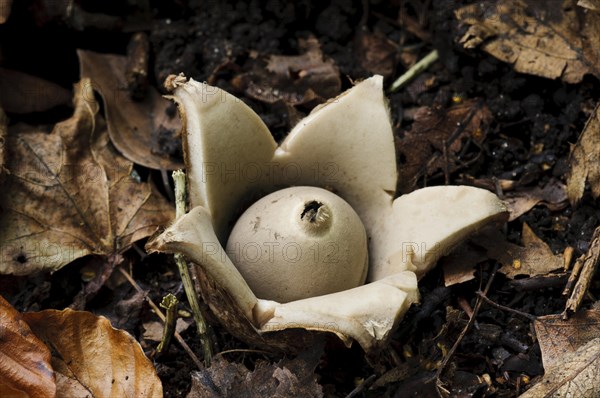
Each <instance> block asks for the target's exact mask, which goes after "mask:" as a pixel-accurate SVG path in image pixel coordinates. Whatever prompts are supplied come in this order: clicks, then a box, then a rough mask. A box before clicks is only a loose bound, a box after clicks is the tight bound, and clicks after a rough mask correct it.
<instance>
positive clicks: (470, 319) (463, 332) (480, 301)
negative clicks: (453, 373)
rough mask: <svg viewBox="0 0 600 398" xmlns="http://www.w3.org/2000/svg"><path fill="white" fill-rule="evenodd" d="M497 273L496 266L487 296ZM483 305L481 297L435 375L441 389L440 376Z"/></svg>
mask: <svg viewBox="0 0 600 398" xmlns="http://www.w3.org/2000/svg"><path fill="white" fill-rule="evenodd" d="M497 271H498V265H496V266H494V270H493V271H492V274H491V275H490V278H489V279H488V281H487V284H486V285H485V289H483V292H484V294H487V292H488V290H490V286H492V282H493V281H494V278H495V277H496V272H497ZM481 303H483V300H482V299H481V297H478V298H477V302H476V303H475V308H473V315H471V316H470V317H469V322H467V325H466V326H465V328H464V329H463V330H462V331H461V332H460V335H459V336H458V339H456V341H455V342H454V345H453V346H452V348H450V351H448V354H446V356H445V357H444V359H443V360H442V363H441V365H440V367H439V368H438V370H437V372H436V373H435V380H436V386H438V387H439V383H438V382H439V380H440V376H441V375H442V373H443V372H444V369H445V368H446V366H447V365H448V362H450V359H451V358H452V356H454V353H455V352H456V349H457V348H458V346H459V345H460V343H461V341H462V340H463V338H464V337H465V335H466V334H467V332H468V331H469V330H470V329H471V326H473V323H474V322H475V317H476V316H477V313H478V312H479V308H481ZM438 393H439V390H438Z"/></svg>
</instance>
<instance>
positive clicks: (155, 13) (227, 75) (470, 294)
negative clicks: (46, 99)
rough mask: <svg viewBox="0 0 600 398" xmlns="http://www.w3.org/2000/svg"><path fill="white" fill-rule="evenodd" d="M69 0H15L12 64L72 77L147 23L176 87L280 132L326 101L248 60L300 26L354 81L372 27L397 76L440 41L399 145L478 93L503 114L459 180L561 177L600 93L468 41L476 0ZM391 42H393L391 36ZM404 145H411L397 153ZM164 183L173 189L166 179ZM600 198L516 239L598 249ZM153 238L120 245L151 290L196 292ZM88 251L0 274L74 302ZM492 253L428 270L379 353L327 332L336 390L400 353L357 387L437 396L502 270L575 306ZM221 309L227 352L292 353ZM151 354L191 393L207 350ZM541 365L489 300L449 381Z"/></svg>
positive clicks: (51, 300)
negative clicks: (453, 272)
mask: <svg viewBox="0 0 600 398" xmlns="http://www.w3.org/2000/svg"><path fill="white" fill-rule="evenodd" d="M59 3H60V2H52V1H43V0H40V1H19V2H15V4H14V5H13V11H12V15H11V18H10V20H9V21H8V22H7V23H6V24H5V25H3V26H0V31H1V33H0V50H1V53H0V63H1V66H3V67H5V68H10V69H15V70H19V71H22V72H26V73H30V74H32V75H36V76H40V77H43V78H45V79H47V80H50V81H52V82H55V83H58V84H60V85H61V86H63V87H65V88H67V89H71V87H72V84H74V83H75V82H76V81H77V80H78V79H79V70H78V63H77V57H76V53H75V50H76V49H88V50H92V51H97V52H106V53H116V54H125V53H126V50H127V45H128V42H129V40H130V38H131V36H132V34H133V33H135V32H140V31H142V32H145V33H146V34H147V36H148V39H149V43H150V63H149V84H151V85H153V86H155V87H157V88H159V90H162V91H163V92H164V89H163V88H162V82H163V80H164V78H166V77H167V76H168V75H169V74H173V73H175V74H178V73H180V72H183V73H184V74H185V76H187V77H192V78H194V79H196V80H198V81H208V82H210V83H211V84H213V85H217V86H219V87H221V88H223V89H226V90H228V91H230V92H232V93H233V94H235V95H236V96H238V97H240V98H242V100H243V101H245V102H246V103H247V104H248V105H250V106H251V107H252V108H253V109H254V110H255V111H256V112H258V114H259V115H260V116H261V117H262V119H263V120H264V121H265V123H266V124H267V125H268V127H269V128H270V129H271V131H272V133H273V135H274V137H275V139H276V140H281V139H282V137H284V136H285V134H286V132H287V131H289V130H290V128H291V127H293V124H294V123H295V121H297V120H298V119H299V118H300V117H302V116H303V115H305V114H307V113H308V112H309V111H310V110H311V109H312V108H313V107H314V106H315V105H316V104H315V103H311V102H308V103H302V104H299V105H297V106H289V105H287V104H285V103H282V102H281V101H279V102H275V103H265V102H261V101H259V100H257V99H255V98H252V97H250V96H248V95H246V91H245V90H244V87H243V85H240V83H239V76H243V75H244V74H245V73H250V72H252V71H255V70H256V68H260V67H264V65H263V66H261V59H260V56H259V57H257V56H256V54H260V55H262V56H263V57H264V56H269V55H299V54H302V53H303V52H304V51H305V50H304V49H303V48H302V47H301V45H300V43H301V41H303V40H306V39H308V38H310V37H314V38H316V40H317V41H318V43H319V44H320V48H321V51H322V53H323V55H324V56H325V57H326V58H327V59H331V60H333V62H334V63H335V65H336V66H337V67H338V68H339V78H340V79H341V89H342V91H343V90H345V89H347V88H350V87H351V86H352V82H353V81H356V80H360V79H363V78H366V77H369V76H371V75H372V70H373V66H372V65H369V64H368V63H365V62H364V57H365V49H364V46H363V45H361V44H360V43H361V41H362V40H364V37H365V35H369V36H370V35H374V34H376V35H377V37H378V38H380V39H381V38H383V39H382V40H383V41H384V42H385V43H388V44H387V45H385V46H384V45H382V48H384V49H385V51H387V53H386V54H388V55H389V57H388V59H387V60H386V61H385V62H386V63H385V66H386V68H385V71H386V73H387V74H386V76H385V77H386V80H385V86H386V87H387V86H389V85H390V84H391V83H392V82H393V80H394V79H395V78H397V77H398V76H400V75H401V74H402V73H404V72H405V71H406V69H407V68H408V67H409V66H410V65H407V64H406V59H407V58H403V57H401V56H400V55H401V54H406V53H407V52H408V53H409V54H412V56H413V58H412V59H415V60H417V59H420V58H422V57H424V56H425V55H427V54H428V53H429V52H430V51H432V50H433V49H437V50H438V52H439V54H440V59H439V61H438V62H436V63H434V64H433V65H432V66H431V67H430V68H429V69H428V70H427V71H425V72H424V73H423V74H422V75H421V76H419V77H418V78H417V79H416V80H414V81H413V82H412V83H410V84H409V86H408V87H407V88H405V89H402V90H400V91H399V92H396V93H394V94H391V95H389V96H388V98H389V101H390V108H391V113H392V120H393V124H394V131H395V134H396V137H395V138H396V140H397V143H398V145H402V140H403V138H404V137H405V134H406V132H407V131H409V130H410V127H411V124H412V123H413V121H414V118H413V117H411V116H410V115H412V114H414V113H412V112H411V110H414V109H417V108H418V107H424V106H427V107H429V108H430V109H431V110H432V111H433V112H439V113H440V114H443V113H444V112H445V111H446V110H447V109H449V108H450V107H451V106H453V105H456V104H457V103H460V102H462V101H467V100H476V101H479V102H480V103H481V104H483V105H485V106H486V107H487V108H488V109H489V111H490V113H491V121H490V123H489V124H488V125H486V126H485V128H486V137H485V139H484V140H483V142H481V143H480V144H477V145H475V144H473V143H465V145H464V146H463V148H462V152H461V153H460V157H461V158H462V159H468V161H465V162H464V163H463V164H461V165H460V166H459V167H457V168H454V169H452V171H451V172H450V173H449V176H448V177H449V180H448V181H447V182H448V183H450V184H460V183H462V184H464V183H466V181H468V180H469V178H470V179H471V180H473V179H478V180H486V181H495V180H501V179H506V180H513V181H515V182H516V184H517V185H518V186H519V187H521V188H529V187H536V186H538V187H543V186H545V185H546V184H547V183H548V182H549V181H550V180H551V179H558V180H559V181H562V182H564V181H565V180H566V173H567V172H568V169H569V165H568V155H569V150H570V146H571V145H572V144H574V143H575V142H576V141H577V137H578V135H579V133H580V132H581V130H582V128H583V126H584V124H585V122H586V120H587V117H588V116H589V114H590V112H591V110H592V109H593V108H594V101H595V100H596V98H595V97H594V95H593V93H594V92H596V93H597V92H599V91H598V90H599V88H600V85H599V84H598V81H597V80H596V79H594V78H592V77H586V78H585V79H584V81H583V82H582V83H580V84H577V85H568V84H565V83H562V82H560V81H552V80H547V79H543V78H539V77H535V76H530V75H523V74H519V73H516V72H514V71H513V69H512V67H511V66H510V65H507V64H504V63H502V62H500V61H498V60H496V59H494V58H492V57H490V56H488V55H486V54H485V53H483V52H482V51H479V50H475V51H466V50H464V49H462V48H461V46H460V45H458V44H457V43H456V40H457V37H460V35H461V33H462V31H461V29H464V28H461V27H460V26H458V23H457V22H456V20H455V19H454V13H453V11H454V10H455V9H457V8H459V7H460V6H462V5H464V4H467V3H468V2H464V1H449V0H441V1H423V2H421V1H401V0H396V1H362V2H359V1H344V0H339V1H331V2H308V1H298V2H293V3H292V2H286V1H277V0H269V1H265V2H259V1H250V2H245V3H236V2H216V1H209V2H204V1H193V0H190V1H185V0H180V1H170V2H164V1H150V0H148V1H141V0H140V1H134V0H131V1H127V2H122V1H116V0H112V1H103V2H93V1H84V0H82V1H79V2H75V5H76V8H77V10H79V12H80V13H79V14H77V15H79V17H78V18H75V19H68V18H65V17H64V15H63V14H62V13H61V12H60V10H59V9H60V4H59ZM57 10H58V11H57ZM81 15H84V16H81ZM407 21H408V22H407ZM407 26H413V28H411V29H408V28H407ZM415 26H416V27H417V28H414V27H415ZM381 42H382V41H381V40H379V41H378V43H381ZM389 43H394V46H395V47H394V46H392V50H390V49H389V48H390V47H389ZM380 51H384V50H380ZM409 58H410V57H409ZM69 113H70V109H69V108H68V107H66V106H65V107H59V108H56V109H53V110H51V111H48V112H42V113H36V114H24V115H19V114H15V115H9V116H10V117H11V123H17V122H28V123H56V122H57V121H60V120H61V119H64V118H65V117H68V116H69ZM162 145H163V146H165V148H164V150H165V151H166V152H170V153H173V154H174V155H175V156H180V154H179V152H178V151H179V143H178V141H174V142H173V141H172V140H170V139H169V137H167V138H166V139H165V140H164V142H162ZM403 160H404V159H402V158H400V159H399V167H400V168H402V165H403ZM136 170H137V171H138V173H139V174H140V176H141V177H142V178H144V179H155V180H156V181H157V182H158V184H157V185H159V186H162V182H160V181H161V176H160V172H157V171H151V170H148V169H144V168H143V167H141V166H136ZM445 182H446V181H445V177H444V174H443V173H439V172H438V173H437V174H436V173H434V174H433V175H430V176H428V177H427V178H426V179H425V178H420V179H419V180H418V181H417V187H423V186H425V185H440V184H444V183H445ZM163 194H165V195H166V189H165V190H163ZM595 206H596V203H594V200H593V199H592V198H591V196H589V195H588V194H586V196H584V198H583V200H582V202H581V204H580V205H579V206H578V207H576V208H572V207H570V206H568V205H567V206H565V207H564V208H563V209H561V210H554V211H551V210H549V209H548V207H544V206H536V207H535V208H533V209H532V210H530V211H529V212H527V213H526V214H524V215H522V216H521V217H519V218H518V219H516V220H515V221H512V222H510V223H508V225H507V226H506V228H505V232H506V234H507V237H508V239H509V240H510V241H511V242H513V243H520V233H521V229H522V225H523V223H527V224H528V225H529V226H531V227H532V229H533V230H534V232H535V233H536V234H537V235H538V236H539V237H540V238H541V239H542V240H544V241H545V242H546V243H548V244H549V245H550V247H551V248H552V250H553V251H554V252H555V253H561V252H562V251H563V250H564V249H565V248H566V247H567V246H571V247H573V248H574V249H575V253H574V255H575V256H578V255H580V254H581V253H583V252H585V251H586V250H587V248H588V244H589V241H590V238H591V234H592V232H593V231H594V228H595V227H596V226H597V225H598V223H599V219H598V218H599V215H598V212H597V210H596V209H595ZM143 243H144V242H140V243H138V244H137V245H136V247H134V248H133V249H131V250H129V251H127V252H126V253H125V254H124V255H125V258H126V263H127V264H128V266H129V267H130V269H131V270H132V271H133V276H134V278H135V280H136V281H137V282H138V283H139V284H140V285H141V286H142V288H143V289H145V290H146V291H147V292H148V295H149V296H150V297H151V298H152V299H153V300H154V301H155V302H160V301H161V298H162V297H163V296H164V295H165V294H166V293H169V292H170V293H174V294H176V295H177V296H178V298H179V299H180V300H182V301H183V302H184V307H185V306H187V302H186V301H185V294H184V293H183V290H182V287H181V282H180V280H179V278H178V273H177V268H176V266H175V264H174V262H173V260H172V259H171V257H170V256H166V255H165V256H162V255H152V256H146V255H145V254H144V252H143ZM82 264H84V261H76V262H74V263H72V264H70V265H68V266H67V267H65V268H63V269H62V270H61V271H59V272H56V273H55V274H53V275H37V276H32V277H27V278H3V280H2V283H1V284H0V287H1V288H2V290H3V294H5V295H6V296H7V297H6V298H7V299H8V300H9V301H10V302H11V303H12V304H13V305H15V307H16V308H17V309H19V310H21V311H31V310H39V309H46V308H58V309H62V308H64V307H66V306H69V305H71V304H72V303H73V301H74V298H75V296H76V295H77V293H78V292H79V291H80V290H81V289H82V286H83V284H84V283H85V282H83V281H82V278H81V272H80V268H81V267H82ZM496 268H497V264H496V263H495V262H494V261H493V260H487V261H484V262H482V263H480V264H479V265H478V266H477V271H476V278H475V279H474V280H472V281H470V282H466V283H463V284H459V285H454V286H452V287H450V288H446V287H443V286H444V277H443V272H442V270H441V267H438V268H436V269H435V270H434V271H432V272H431V273H429V274H428V275H427V276H426V277H425V278H424V279H423V280H421V281H420V285H419V286H420V291H421V295H422V303H421V304H420V305H416V306H413V308H411V310H410V311H409V312H408V314H407V315H406V318H405V321H404V322H403V323H402V324H401V326H400V328H399V329H398V331H397V332H396V334H395V335H394V337H393V338H392V341H391V345H390V349H389V350H387V351H384V352H382V353H380V354H378V355H376V356H374V357H369V358H365V355H364V353H363V352H362V351H361V349H360V348H359V347H356V346H354V347H352V348H351V349H346V348H344V347H343V346H342V345H341V344H340V343H339V342H338V341H336V340H335V339H333V338H332V339H328V341H327V346H326V348H325V351H324V353H323V355H322V357H321V361H320V363H319V365H318V367H317V370H316V372H317V374H318V379H319V383H320V384H321V385H322V386H323V390H324V392H325V394H326V396H332V397H344V396H347V395H348V394H349V393H350V392H351V391H352V390H354V389H355V388H356V387H357V386H358V385H359V384H360V383H361V382H362V381H364V380H368V381H369V383H372V382H373V380H374V378H373V375H375V378H377V377H379V376H380V375H382V374H383V373H385V372H387V371H390V370H392V369H394V368H398V369H400V370H399V371H398V375H397V376H396V377H390V379H389V381H387V382H382V383H380V384H381V386H380V387H378V388H375V389H372V390H369V389H368V388H366V389H364V390H363V391H361V392H360V393H359V394H358V395H357V396H365V397H375V396H388V397H408V396H435V392H434V391H435V389H434V386H433V383H431V382H430V383H426V381H428V380H430V379H431V378H432V377H433V376H434V374H435V371H436V369H437V367H438V366H439V365H440V363H441V360H442V358H443V354H444V353H445V352H447V350H448V349H449V348H450V347H451V346H452V344H454V341H455V340H456V339H457V338H458V334H459V333H460V331H461V330H462V329H463V328H464V326H465V325H466V320H467V319H468V317H467V316H466V315H465V313H464V309H465V308H467V307H470V308H473V307H474V306H475V302H476V298H477V296H476V294H475V292H476V291H477V290H479V289H482V287H483V286H485V284H486V283H487V282H488V280H489V279H490V277H491V276H492V275H494V279H493V282H492V284H491V286H490V288H489V293H488V296H489V298H490V299H492V300H493V301H495V302H497V303H499V304H502V305H506V306H509V307H511V308H514V309H517V310H519V311H522V312H525V313H529V314H532V315H536V316H538V315H545V314H556V313H561V312H562V311H563V308H564V304H565V298H564V297H563V296H562V295H561V294H560V293H561V289H562V286H561V285H559V284H557V285H555V286H551V287H546V288H544V287H534V288H533V289H528V290H523V289H521V288H516V287H515V284H514V283H511V281H510V280H509V279H508V278H506V277H505V276H503V275H502V274H500V273H497V272H495V269H496ZM599 287H600V286H599V284H598V279H597V278H596V281H595V283H593V284H592V289H591V291H590V294H591V295H592V296H595V297H597V295H598V293H599ZM123 300H125V301H123ZM117 303H118V304H119V305H117ZM123 303H128V304H127V305H124V304H123ZM590 304H591V300H587V301H586V302H585V304H584V306H589V305H590ZM85 309H87V310H89V311H92V312H94V313H97V314H103V315H106V314H111V315H112V316H113V319H114V318H117V319H122V320H126V321H123V323H122V324H120V325H119V327H121V328H124V329H126V330H128V331H130V332H131V333H132V334H133V335H134V336H136V337H137V338H138V339H139V338H140V335H141V333H142V323H143V322H146V321H148V320H153V319H154V316H153V314H152V313H151V311H150V310H149V308H148V307H147V305H145V304H144V302H143V300H142V299H141V297H138V296H136V295H135V291H134V290H133V288H120V289H118V290H111V289H110V288H108V287H106V286H105V287H103V288H102V289H101V290H100V292H99V293H98V294H97V295H96V297H95V298H93V299H92V300H91V301H89V302H88V303H87V304H86V305H85ZM456 311H458V313H455V312H456ZM457 314H458V315H457ZM209 321H211V325H212V328H213V331H214V334H215V336H216V338H217V344H218V346H219V350H220V351H225V350H235V349H241V350H238V351H233V352H231V353H229V354H224V355H225V357H226V358H227V359H228V360H229V361H232V362H239V363H244V364H245V365H246V366H248V367H249V368H250V369H252V367H253V366H254V364H255V362H256V361H257V360H259V359H261V360H265V359H266V360H269V361H277V360H279V359H280V358H281V357H280V356H277V355H271V354H267V353H262V352H254V351H247V350H246V351H244V349H248V348H249V349H252V347H248V346H247V345H246V344H244V343H243V342H240V341H238V340H236V339H235V338H233V337H232V336H230V335H229V334H228V333H227V332H226V331H225V330H224V328H222V327H221V326H220V325H219V324H218V323H217V322H216V321H215V320H212V319H211V320H209ZM183 337H184V338H185V339H186V341H187V342H188V343H189V344H190V345H191V347H192V348H193V349H194V350H195V351H196V352H198V353H199V352H201V349H200V346H199V344H198V339H197V335H196V333H195V330H194V328H193V327H191V328H189V329H188V330H187V331H186V332H185V333H184V334H183ZM144 348H145V350H146V352H147V353H148V354H149V355H153V354H154V352H153V347H152V346H149V345H145V346H144ZM153 360H154V362H155V365H156V368H157V371H158V373H159V376H160V377H161V379H162V382H163V386H164V391H165V396H166V397H179V396H184V395H185V394H187V392H188V391H189V389H190V372H191V371H193V370H195V366H194V364H193V363H192V361H191V360H190V359H189V357H188V356H187V355H186V354H185V353H184V352H183V351H182V350H181V349H180V347H179V346H178V345H176V344H174V345H173V346H172V347H171V349H170V351H169V353H168V354H165V355H163V356H160V357H154V358H153ZM542 374H543V367H542V364H541V354H540V349H539V345H538V343H536V342H535V339H534V338H533V337H532V330H531V328H530V321H529V320H528V319H526V318H523V317H520V316H519V315H515V314H513V313H510V312H506V311H501V310H499V309H496V308H494V307H491V306H489V305H486V304H484V305H483V306H482V307H481V310H480V311H479V313H478V315H477V325H476V326H475V327H473V328H471V330H470V331H469V332H468V333H467V334H466V336H465V337H464V339H463V340H462V342H461V344H460V345H459V347H458V349H457V351H456V353H455V355H454V357H453V358H452V360H451V361H450V363H449V365H448V366H447V369H446V371H445V372H444V374H443V376H442V381H444V382H445V387H446V388H447V389H448V390H450V391H452V396H457V397H483V396H495V397H515V396H517V395H518V394H519V393H521V392H523V391H524V389H525V388H526V387H527V383H528V382H529V383H530V382H531V381H532V380H534V379H535V377H537V376H540V375H542ZM482 375H487V376H488V377H489V381H490V382H492V383H493V389H488V386H487V384H486V381H485V380H484V379H482V378H478V377H477V376H482Z"/></svg>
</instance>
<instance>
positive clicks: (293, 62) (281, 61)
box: [241, 37, 342, 105]
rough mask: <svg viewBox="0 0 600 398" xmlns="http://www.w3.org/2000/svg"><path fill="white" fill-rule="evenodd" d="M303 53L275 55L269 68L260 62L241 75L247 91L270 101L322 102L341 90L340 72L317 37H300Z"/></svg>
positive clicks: (258, 97) (270, 61) (272, 56)
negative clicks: (302, 38)
mask: <svg viewBox="0 0 600 398" xmlns="http://www.w3.org/2000/svg"><path fill="white" fill-rule="evenodd" d="M300 47H301V48H304V49H305V51H306V52H305V53H304V54H302V55H293V56H288V55H271V56H270V57H269V58H268V62H267V65H266V68H265V67H263V66H262V65H260V62H256V63H255V65H254V68H253V70H252V71H251V72H250V73H248V74H245V75H242V76H241V80H242V81H243V86H244V87H245V88H244V90H245V92H246V94H247V95H248V96H249V97H251V98H254V99H257V100H259V101H263V102H266V103H270V104H272V103H275V102H277V101H281V100H283V101H284V102H286V103H288V104H291V105H302V104H306V103H309V102H311V103H316V104H318V103H322V102H324V101H325V100H327V99H328V98H333V97H335V96H336V95H338V94H339V93H340V90H341V86H342V83H341V81H340V76H339V75H340V72H339V70H338V68H337V66H336V65H335V64H334V62H333V60H332V59H328V58H324V56H323V53H322V52H321V48H320V45H319V42H318V41H317V39H315V38H314V37H310V38H309V39H307V40H301V41H300Z"/></svg>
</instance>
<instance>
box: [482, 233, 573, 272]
mask: <svg viewBox="0 0 600 398" xmlns="http://www.w3.org/2000/svg"><path fill="white" fill-rule="evenodd" d="M521 240H522V244H523V247H521V246H517V245H514V244H512V243H509V242H507V241H506V240H502V241H499V242H498V241H496V242H493V241H487V242H485V243H484V245H485V246H486V248H487V249H488V255H489V256H490V257H491V258H493V259H495V260H498V261H499V262H500V263H501V264H502V267H501V268H500V272H502V273H503V274H505V275H506V276H508V277H509V278H511V279H512V278H514V277H515V276H517V275H529V276H536V275H546V274H548V273H549V272H551V271H555V270H557V269H560V268H563V267H564V260H563V256H562V255H561V254H554V253H552V249H550V246H548V245H547V244H546V243H545V242H544V241H543V240H541V239H540V238H539V237H537V235H536V234H535V232H533V230H532V229H531V228H530V227H529V225H527V224H523V231H522V233H521Z"/></svg>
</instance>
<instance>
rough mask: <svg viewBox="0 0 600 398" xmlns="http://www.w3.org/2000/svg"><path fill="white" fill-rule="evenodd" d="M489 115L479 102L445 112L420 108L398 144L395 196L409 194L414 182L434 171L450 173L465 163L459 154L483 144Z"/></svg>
mask: <svg viewBox="0 0 600 398" xmlns="http://www.w3.org/2000/svg"><path fill="white" fill-rule="evenodd" d="M490 121H491V114H490V111H489V110H488V108H487V107H486V106H485V105H482V104H481V103H480V102H478V101H465V102H463V103H462V104H460V105H456V106H453V107H451V108H450V109H447V110H445V111H438V110H435V111H434V110H431V109H429V108H422V109H421V110H420V111H419V112H418V113H417V114H416V115H415V121H414V123H413V124H412V127H411V130H410V131H408V132H406V133H405V134H404V137H403V138H401V139H400V140H399V141H398V148H397V151H398V156H399V170H398V192H399V193H409V192H412V191H413V190H414V189H415V188H416V186H417V181H418V180H419V179H420V178H422V177H427V176H431V175H432V174H433V173H434V172H436V171H439V170H441V171H443V172H446V171H447V172H453V171H455V170H457V169H458V168H460V167H461V165H462V164H463V162H464V160H462V159H461V158H460V155H459V152H460V150H461V149H462V148H463V147H464V146H465V145H467V144H468V143H470V142H472V143H475V144H476V145H478V144H480V143H481V142H483V140H484V139H485V136H486V130H487V125H488V123H489V122H490Z"/></svg>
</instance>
